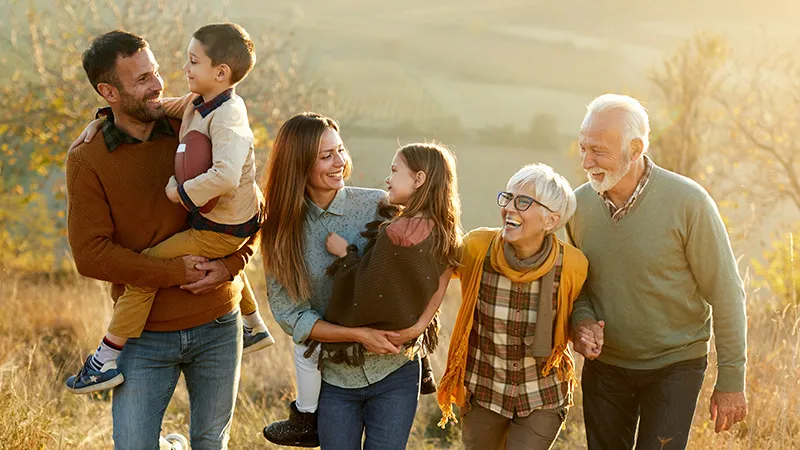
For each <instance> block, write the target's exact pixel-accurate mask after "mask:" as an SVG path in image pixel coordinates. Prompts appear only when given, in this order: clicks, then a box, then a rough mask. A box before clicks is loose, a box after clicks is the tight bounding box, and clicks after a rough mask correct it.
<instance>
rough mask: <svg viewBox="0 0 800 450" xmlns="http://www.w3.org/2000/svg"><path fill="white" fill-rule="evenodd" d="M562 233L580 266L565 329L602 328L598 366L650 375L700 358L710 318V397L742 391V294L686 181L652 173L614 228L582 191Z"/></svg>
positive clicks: (715, 227)
mask: <svg viewBox="0 0 800 450" xmlns="http://www.w3.org/2000/svg"><path fill="white" fill-rule="evenodd" d="M576 195H577V199H578V208H577V211H576V212H575V215H574V216H573V218H572V219H571V221H570V223H569V225H568V228H567V232H568V234H569V237H570V239H571V240H572V241H573V242H574V243H575V245H576V246H577V247H578V248H579V249H580V250H581V251H582V252H583V253H584V254H585V255H586V257H587V258H588V259H589V276H588V278H587V280H586V283H585V284H584V287H583V292H582V293H581V296H580V298H579V299H578V301H577V302H576V303H575V307H574V311H573V314H572V323H573V325H576V324H577V323H578V322H580V321H581V320H584V319H594V320H604V321H605V334H604V339H605V343H604V345H603V349H602V352H601V354H600V357H599V358H598V359H599V360H600V361H602V362H604V363H606V364H611V365H614V366H618V367H624V368H629V369H657V368H661V367H665V366H668V365H670V364H673V363H677V362H681V361H686V360H690V359H695V358H700V357H702V356H704V355H706V354H707V353H708V347H709V340H710V338H711V328H712V327H711V323H712V321H711V318H712V317H713V319H714V320H713V324H714V326H713V328H714V335H715V336H716V348H717V360H718V362H717V367H718V369H719V374H718V377H717V385H716V388H717V389H718V390H719V391H723V392H740V391H743V390H744V379H745V362H746V349H747V343H746V341H747V337H746V335H747V321H746V316H745V294H744V288H743V285H742V279H741V277H740V276H739V272H738V269H737V267H736V260H735V259H734V256H733V252H732V250H731V245H730V241H729V239H728V234H727V232H726V231H725V226H724V225H723V223H722V219H721V218H720V215H719V211H718V210H717V207H716V205H715V204H714V201H713V200H712V199H711V197H710V196H709V195H708V193H707V192H706V191H705V190H704V189H703V188H702V187H700V185H698V184H697V183H695V182H694V181H692V180H690V179H688V178H685V177H683V176H680V175H677V174H675V173H672V172H670V171H667V170H664V169H662V168H660V167H653V173H652V175H651V179H650V181H649V182H648V184H647V186H646V187H645V189H644V191H643V192H642V193H641V194H640V197H639V198H638V199H637V200H636V202H635V204H634V205H633V207H632V209H631V210H630V211H629V212H628V213H627V215H626V216H625V217H623V218H622V219H621V220H620V221H619V222H616V223H615V222H613V221H612V220H611V215H610V213H609V210H608V207H607V206H606V205H605V204H604V203H603V201H602V199H601V198H600V196H598V195H597V193H596V192H595V191H594V190H593V189H592V187H591V186H590V185H589V184H588V183H587V184H584V185H583V186H581V187H579V188H578V189H577V190H576Z"/></svg>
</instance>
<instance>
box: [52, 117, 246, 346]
mask: <svg viewBox="0 0 800 450" xmlns="http://www.w3.org/2000/svg"><path fill="white" fill-rule="evenodd" d="M170 123H171V125H172V127H173V129H174V130H175V131H176V133H175V135H174V136H168V135H160V136H158V137H157V138H155V139H152V140H149V141H146V142H141V143H136V144H121V145H119V146H118V147H116V148H115V149H114V150H113V151H109V150H108V147H107V146H106V144H105V140H104V139H103V135H102V133H101V134H98V135H96V136H95V138H94V139H92V141H91V142H89V143H84V144H81V145H80V146H78V147H77V148H75V149H74V150H73V151H71V152H69V154H68V155H67V164H66V166H67V167H66V176H67V197H68V201H69V206H68V215H67V231H68V236H69V244H70V247H71V249H72V256H73V259H74V261H75V266H76V268H77V270H78V272H79V273H80V274H81V275H84V276H87V277H90V278H95V279H98V280H102V281H109V282H111V283H113V286H112V289H111V296H112V298H114V299H115V300H116V299H117V298H118V297H119V296H120V295H121V294H122V293H123V292H124V289H125V285H126V284H132V285H135V286H147V287H154V288H159V290H158V293H157V294H156V298H155V300H154V302H153V306H152V308H151V310H150V316H149V317H148V319H147V323H146V324H145V329H146V330H150V331H173V330H182V329H186V328H191V327H194V326H197V325H202V324H204V323H207V322H209V321H211V320H213V319H215V318H217V317H220V316H222V315H224V314H226V313H228V312H230V311H232V310H233V309H234V308H236V306H237V305H238V302H239V300H240V299H241V290H242V287H243V284H242V282H241V281H240V279H239V277H238V275H239V274H240V273H241V272H242V270H243V269H244V267H245V265H247V262H248V261H249V260H250V258H251V257H252V255H253V254H254V252H255V250H256V248H257V243H256V242H255V238H252V239H251V240H250V241H249V242H248V244H246V245H245V246H244V247H243V248H242V249H240V250H239V251H238V252H237V253H235V254H233V255H231V256H228V257H226V258H224V259H223V262H224V264H225V266H226V267H227V268H228V270H229V271H230V273H231V275H233V276H234V278H233V280H234V281H231V282H227V283H224V284H223V285H221V286H219V287H218V288H216V289H214V290H212V291H210V292H208V293H205V294H201V295H194V294H192V293H191V292H189V291H186V290H182V289H180V287H179V285H181V284H183V283H185V281H186V279H185V277H186V275H185V273H186V271H185V267H184V263H183V260H182V259H181V258H174V259H158V258H152V257H148V256H145V255H141V254H140V252H141V251H142V250H144V249H146V248H148V247H152V246H154V245H155V244H158V243H159V242H161V241H163V240H164V239H166V238H168V237H170V236H172V235H173V234H175V233H177V232H180V231H183V230H185V229H187V228H188V225H187V218H188V214H189V213H188V212H187V211H186V210H185V209H184V208H183V206H181V205H178V204H174V203H172V202H170V200H169V199H168V198H167V196H166V194H165V193H164V186H166V184H167V181H168V180H169V178H170V176H172V175H173V174H174V168H175V165H174V158H175V149H176V148H177V146H178V138H177V134H178V133H177V130H178V128H179V127H180V122H179V121H177V120H170Z"/></svg>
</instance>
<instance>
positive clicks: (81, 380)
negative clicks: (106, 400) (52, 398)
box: [66, 355, 125, 394]
mask: <svg viewBox="0 0 800 450" xmlns="http://www.w3.org/2000/svg"><path fill="white" fill-rule="evenodd" d="M91 359H92V357H91V355H90V356H89V357H88V358H86V361H85V362H84V363H83V367H81V370H80V372H78V374H77V375H73V376H71V377H69V378H67V383H66V384H67V390H68V391H70V392H72V393H73V394H88V393H90V392H96V391H102V390H105V389H111V388H113V387H114V386H118V385H120V384H122V382H123V381H125V377H123V376H122V372H120V371H119V369H117V362H116V361H114V360H111V361H108V362H107V363H105V364H103V367H102V368H101V369H100V370H99V371H98V370H95V369H93V368H92V367H91V366H90V365H89V361H91Z"/></svg>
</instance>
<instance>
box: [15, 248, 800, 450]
mask: <svg viewBox="0 0 800 450" xmlns="http://www.w3.org/2000/svg"><path fill="white" fill-rule="evenodd" d="M253 266H257V263H254V264H253ZM252 270H253V273H252V278H251V279H252V280H256V282H255V284H256V286H255V288H256V290H257V293H258V294H259V295H260V298H261V299H262V302H261V306H262V310H264V311H268V307H267V305H266V302H264V301H263V298H264V297H263V296H264V287H263V281H262V280H263V278H262V277H261V269H260V268H256V267H252ZM0 299H2V300H0V411H2V414H0V449H9V450H11V449H13V450H29V449H30V450H34V449H81V450H83V449H86V450H92V449H109V448H112V438H111V432H112V429H111V402H110V398H109V397H108V396H75V395H72V394H70V393H68V392H66V391H65V390H64V389H63V388H62V383H63V380H64V379H65V378H66V377H67V376H68V375H69V374H70V372H71V371H73V370H75V369H76V368H77V367H78V366H79V364H80V362H81V360H82V358H83V357H84V356H85V355H86V354H87V352H89V351H91V350H92V349H93V346H94V345H96V342H97V339H98V338H99V337H100V336H101V334H102V331H103V329H104V326H105V324H106V323H107V320H108V318H109V314H110V310H111V309H110V308H111V302H110V301H109V298H108V292H107V288H106V287H105V286H104V285H103V284H102V283H99V282H95V281H90V280H86V279H82V278H80V277H78V276H77V275H76V276H66V277H60V278H58V279H56V278H54V277H48V276H43V277H40V278H31V277H26V278H17V277H11V276H8V275H7V274H6V275H0ZM757 299H758V297H757V296H753V297H751V299H750V303H749V305H748V311H749V316H750V321H749V324H750V325H749V326H750V334H749V343H750V347H749V363H748V377H747V378H748V396H749V400H750V415H749V416H748V418H747V419H746V420H745V422H744V423H742V424H740V425H738V426H737V427H736V428H735V429H734V430H733V431H732V432H727V433H723V434H719V435H715V434H714V432H713V426H712V424H711V423H710V422H708V420H707V418H708V412H707V408H708V407H707V405H708V398H709V396H710V394H711V388H712V386H713V379H714V376H715V373H714V372H715V371H714V369H710V370H709V372H708V374H707V377H706V378H707V379H706V385H705V386H704V388H703V391H702V394H701V399H700V403H699V405H698V409H697V414H696V416H695V422H694V425H693V431H692V437H691V441H690V446H689V448H691V449H697V450H705V449H764V450H767V449H791V448H800V409H798V406H797V405H798V401H799V400H800V399H798V394H800V390H798V380H800V366H799V365H798V356H800V355H798V351H799V350H800V341H798V330H797V323H798V322H797V309H796V308H795V307H786V308H785V309H783V310H781V311H778V312H776V311H774V310H773V308H772V307H771V306H770V305H769V301H768V299H760V300H757ZM458 302H459V296H458V284H457V283H454V284H453V285H451V288H450V293H449V296H448V299H447V300H446V302H445V304H444V306H443V318H444V329H445V330H446V332H445V337H444V347H445V348H446V344H447V341H448V337H449V330H450V329H451V327H452V322H453V320H454V319H455V314H456V311H457V308H458ZM265 316H266V318H267V320H268V321H269V323H270V324H271V329H272V331H273V332H275V334H276V339H277V343H276V345H275V346H273V347H271V348H269V349H266V350H264V351H261V352H257V353H255V354H253V355H250V356H249V357H247V358H246V359H245V360H244V361H243V363H242V381H241V385H240V389H239V399H238V404H237V406H236V414H235V420H234V426H233V430H232V433H231V445H230V448H232V449H254V448H273V447H270V446H269V445H267V442H266V441H265V440H264V439H263V438H262V437H261V429H262V427H263V426H264V425H265V424H266V423H269V422H270V421H272V420H274V419H277V418H280V417H282V416H284V415H285V414H286V409H287V407H286V404H287V401H288V400H289V399H290V398H291V397H292V393H293V390H294V385H293V379H294V375H293V371H292V366H291V360H292V358H291V341H290V339H289V338H288V337H287V336H286V335H284V334H283V333H282V332H281V331H280V329H279V328H278V327H277V325H275V324H274V322H272V318H271V316H270V314H269V313H268V312H265ZM444 355H445V351H444V350H441V351H437V352H436V354H435V355H434V369H435V371H436V372H437V374H438V375H439V376H441V372H442V370H443V369H444ZM711 358H712V360H713V355H712V356H711ZM709 367H713V364H711V365H710V366H709ZM576 397H577V404H576V406H575V407H574V408H573V409H572V411H571V412H570V416H569V420H568V423H567V426H566V430H564V431H563V432H562V435H561V437H560V438H559V440H558V442H557V444H556V448H560V449H580V448H585V444H584V440H583V424H582V418H581V408H580V397H581V394H580V392H578V393H577V396H576ZM438 418H439V414H438V409H437V408H436V405H435V402H434V399H433V398H432V397H431V396H427V397H424V398H422V399H421V401H420V406H419V410H418V413H417V418H416V422H415V424H414V428H413V431H412V435H411V439H410V441H409V446H408V448H410V449H435V448H460V445H459V434H460V430H459V427H458V426H450V427H448V429H447V430H440V429H438V428H437V427H436V422H437V420H438ZM387 419H390V418H387ZM164 431H165V433H166V432H173V431H180V432H184V433H187V432H188V400H187V395H186V391H185V388H184V387H183V385H182V384H181V385H179V388H178V391H177V393H176V395H175V397H174V398H173V401H172V403H171V404H170V406H169V408H168V410H167V414H166V417H165V419H164ZM666 448H667V449H668V448H669V446H667V447H666Z"/></svg>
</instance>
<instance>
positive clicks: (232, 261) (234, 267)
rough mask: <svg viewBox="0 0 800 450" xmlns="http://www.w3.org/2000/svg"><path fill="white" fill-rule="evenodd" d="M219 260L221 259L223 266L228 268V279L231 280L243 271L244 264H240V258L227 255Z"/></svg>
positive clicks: (241, 261)
mask: <svg viewBox="0 0 800 450" xmlns="http://www.w3.org/2000/svg"><path fill="white" fill-rule="evenodd" d="M220 261H222V264H223V265H224V266H225V268H226V269H228V273H230V274H231V278H230V280H228V281H231V280H233V279H234V278H236V277H238V276H239V275H241V274H242V272H244V268H245V267H246V265H244V264H242V263H243V262H244V261H243V260H242V258H232V257H227V258H222V259H221V260H220Z"/></svg>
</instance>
